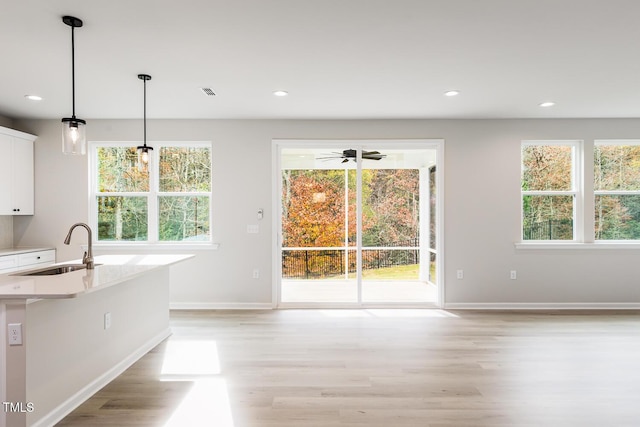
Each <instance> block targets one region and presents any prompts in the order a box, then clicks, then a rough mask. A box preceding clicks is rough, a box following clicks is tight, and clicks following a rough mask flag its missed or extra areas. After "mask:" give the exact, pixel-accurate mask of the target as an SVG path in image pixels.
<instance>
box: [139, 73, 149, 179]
mask: <svg viewBox="0 0 640 427" xmlns="http://www.w3.org/2000/svg"><path fill="white" fill-rule="evenodd" d="M138 78H139V79H140V80H142V82H143V85H144V116H143V117H144V119H143V123H144V139H143V144H142V145H139V146H138V147H136V150H138V170H140V171H141V172H147V171H148V170H149V162H150V160H151V151H153V147H149V146H147V81H148V80H151V76H150V75H148V74H138Z"/></svg>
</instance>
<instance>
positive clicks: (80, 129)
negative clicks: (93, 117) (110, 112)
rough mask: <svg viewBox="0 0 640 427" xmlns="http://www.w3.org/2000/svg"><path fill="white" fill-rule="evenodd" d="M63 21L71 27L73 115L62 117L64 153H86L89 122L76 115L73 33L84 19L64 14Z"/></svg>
mask: <svg viewBox="0 0 640 427" xmlns="http://www.w3.org/2000/svg"><path fill="white" fill-rule="evenodd" d="M62 22H64V23H65V24H67V25H68V26H70V27H71V99H72V115H71V117H65V118H63V119H62V152H63V153H64V154H86V153H87V138H86V134H85V126H86V124H87V122H85V121H84V120H82V119H79V118H77V117H76V73H75V43H74V38H73V33H74V29H75V28H80V27H82V20H80V19H78V18H74V17H73V16H63V17H62Z"/></svg>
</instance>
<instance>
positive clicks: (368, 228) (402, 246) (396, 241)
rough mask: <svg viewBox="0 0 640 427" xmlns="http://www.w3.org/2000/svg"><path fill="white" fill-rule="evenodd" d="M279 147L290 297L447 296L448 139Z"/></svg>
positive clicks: (375, 299)
mask: <svg viewBox="0 0 640 427" xmlns="http://www.w3.org/2000/svg"><path fill="white" fill-rule="evenodd" d="M276 149H277V153H278V154H277V156H278V159H277V160H278V161H277V162H276V163H277V165H278V166H277V168H278V176H279V178H280V181H279V182H278V187H279V188H278V191H279V194H280V206H279V207H280V211H281V216H280V221H279V223H278V229H279V231H280V234H279V239H278V241H279V246H278V252H279V261H280V262H279V263H278V266H277V267H278V270H279V279H280V280H279V282H280V283H279V287H278V294H279V300H278V302H279V304H280V305H284V306H286V305H296V306H315V305H326V306H342V305H398V304H400V305H424V304H431V305H433V304H436V303H437V301H438V288H437V285H438V282H437V280H436V272H437V265H438V261H439V260H438V253H437V244H436V242H437V241H438V239H439V235H438V234H439V233H438V219H437V210H438V194H437V191H436V189H437V188H438V182H437V176H438V174H437V166H436V163H437V160H438V155H439V150H441V144H440V143H439V141H393V142H392V141H304V142H300V143H295V142H292V141H287V142H280V143H278V142H276Z"/></svg>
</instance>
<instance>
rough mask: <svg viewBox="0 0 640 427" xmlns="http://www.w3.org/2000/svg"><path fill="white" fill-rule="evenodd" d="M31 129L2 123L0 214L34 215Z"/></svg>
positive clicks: (32, 137) (0, 134)
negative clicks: (24, 129)
mask: <svg viewBox="0 0 640 427" xmlns="http://www.w3.org/2000/svg"><path fill="white" fill-rule="evenodd" d="M35 139H36V137H35V136H34V135H29V134H28V133H24V132H19V131H16V130H13V129H8V128H4V127H0V215H33V213H34V209H33V193H34V191H33V186H34V178H33V142H34V141H35Z"/></svg>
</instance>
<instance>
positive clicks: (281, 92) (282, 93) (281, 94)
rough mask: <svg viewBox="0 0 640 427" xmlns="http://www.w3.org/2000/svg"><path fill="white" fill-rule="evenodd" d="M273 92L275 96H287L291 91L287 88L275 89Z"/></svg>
mask: <svg viewBox="0 0 640 427" xmlns="http://www.w3.org/2000/svg"><path fill="white" fill-rule="evenodd" d="M273 94H274V95H275V96H287V95H289V92H287V91H286V90H275V91H273Z"/></svg>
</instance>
